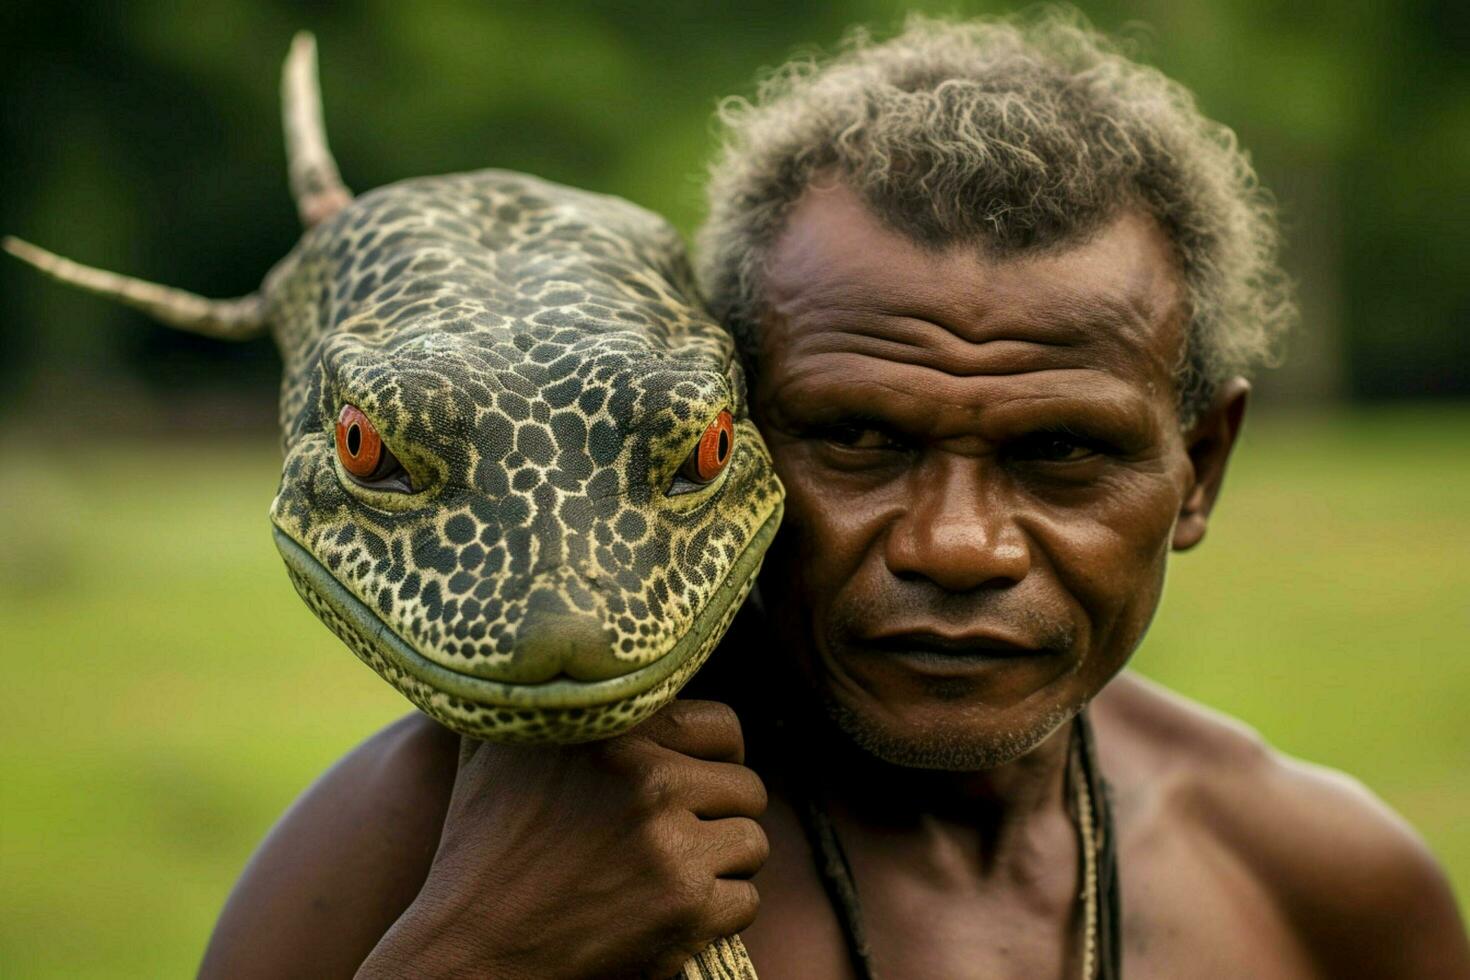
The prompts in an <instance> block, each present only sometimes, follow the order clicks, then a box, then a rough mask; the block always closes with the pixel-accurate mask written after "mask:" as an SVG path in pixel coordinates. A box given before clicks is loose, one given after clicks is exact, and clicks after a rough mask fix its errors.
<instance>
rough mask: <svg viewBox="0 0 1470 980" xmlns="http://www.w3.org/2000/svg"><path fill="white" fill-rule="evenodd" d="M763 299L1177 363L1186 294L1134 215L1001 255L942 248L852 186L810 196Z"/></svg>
mask: <svg viewBox="0 0 1470 980" xmlns="http://www.w3.org/2000/svg"><path fill="white" fill-rule="evenodd" d="M764 287H765V288H764V299H765V302H766V305H767V307H768V309H770V310H771V311H772V312H773V313H775V314H777V315H778V317H780V318H783V319H794V320H808V319H811V318H814V317H820V318H825V317H826V316H827V315H835V316H838V317H841V316H843V315H849V316H863V315H865V314H871V315H873V316H877V317H881V316H901V317H914V318H918V319H922V320H927V321H930V322H933V323H936V324H938V325H940V326H942V327H944V328H945V329H946V330H948V331H949V332H951V333H953V334H954V335H955V336H956V337H957V338H959V339H960V340H962V341H965V342H968V343H971V344H983V343H986V342H988V341H994V340H1021V341H1030V342H1033V343H1036V344H1042V345H1055V346H1062V347H1077V348H1083V349H1089V348H1090V349H1092V350H1096V351H1097V352H1098V353H1099V354H1100V355H1103V356H1107V355H1113V356H1117V355H1125V356H1137V355H1140V354H1143V355H1146V356H1149V359H1150V360H1155V359H1157V360H1160V361H1163V362H1167V364H1168V366H1169V367H1168V369H1169V370H1172V365H1173V364H1174V363H1175V362H1176V361H1177V355H1178V345H1179V344H1180V343H1181V342H1182V331H1181V329H1180V327H1181V322H1180V321H1182V319H1183V317H1182V315H1181V314H1182V298H1183V289H1182V282H1181V276H1180V273H1179V271H1178V268H1177V264H1176V263H1175V261H1174V259H1173V255H1172V252H1171V250H1170V246H1169V242H1168V240H1167V238H1166V237H1165V235H1164V234H1163V231H1162V230H1161V229H1160V228H1159V227H1158V224H1157V222H1155V221H1154V220H1153V219H1152V218H1150V217H1149V216H1147V215H1146V214H1144V213H1142V212H1140V211H1125V212H1123V213H1121V214H1120V215H1119V216H1118V217H1116V218H1115V219H1113V220H1112V221H1110V222H1108V223H1107V224H1105V225H1104V226H1102V227H1101V228H1099V229H1098V230H1097V231H1096V232H1095V233H1094V234H1093V235H1092V236H1090V237H1089V238H1087V239H1086V240H1084V241H1082V242H1079V243H1075V244H1071V245H1064V246H1059V247H1055V248H1051V249H1045V250H1037V251H1033V252H1023V253H1020V254H1015V255H1005V256H995V255H992V254H990V253H988V252H986V251H985V250H984V249H983V248H982V247H980V246H979V245H976V244H971V243H964V244H956V245H948V246H943V247H939V248H931V247H926V246H924V245H921V244H919V243H917V242H914V241H913V240H912V239H910V238H908V237H907V236H905V235H903V234H901V233H899V232H897V231H895V230H893V229H892V228H890V227H888V226H887V225H885V224H884V223H883V222H882V220H881V219H879V218H878V217H877V216H876V215H874V214H873V213H872V211H870V210H869V209H868V207H867V206H866V205H865V204H863V202H862V201H861V199H860V198H859V197H858V196H857V194H856V193H854V192H853V191H851V190H850V189H848V188H847V187H846V186H845V185H841V184H829V185H824V186H820V187H815V188H813V189H811V190H809V191H808V192H807V194H806V195H804V197H803V198H802V200H801V202H800V203H798V205H797V206H796V208H795V209H793V212H792V214H791V216H790V218H789V219H788V222H787V225H786V227H785V229H784V231H783V233H782V235H781V236H780V237H779V238H778V240H777V241H776V243H775V246H774V247H773V248H772V250H771V252H770V255H769V260H768V263H767V267H766V269H765V270H764Z"/></svg>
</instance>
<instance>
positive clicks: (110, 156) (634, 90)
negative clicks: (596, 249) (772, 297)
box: [0, 0, 1470, 429]
mask: <svg viewBox="0 0 1470 980" xmlns="http://www.w3.org/2000/svg"><path fill="white" fill-rule="evenodd" d="M1082 7H1083V9H1084V11H1085V13H1086V14H1087V15H1088V16H1089V17H1090V18H1091V19H1092V20H1093V22H1094V23H1095V24H1097V25H1098V26H1099V27H1101V28H1104V29H1106V30H1109V31H1114V32H1117V31H1120V30H1121V31H1123V32H1124V33H1125V34H1128V35H1129V36H1131V37H1133V38H1135V39H1136V41H1137V43H1138V45H1139V51H1140V53H1141V54H1142V55H1143V57H1144V58H1145V59H1146V60H1149V61H1151V62H1152V63H1154V64H1156V65H1158V66H1159V67H1160V68H1162V69H1163V70H1164V71H1165V72H1167V73H1169V74H1171V75H1173V76H1174V77H1176V78H1179V79H1180V80H1182V81H1183V82H1185V83H1186V84H1188V85H1189V86H1190V87H1192V88H1193V89H1194V91H1195V92H1196V93H1197V94H1198V96H1199V98H1200V101H1201V103H1202V105H1203V106H1204V108H1205V110H1206V111H1207V112H1208V113H1209V114H1210V115H1212V116H1214V117H1215V118H1218V119H1221V120H1223V121H1225V122H1226V123H1228V124H1230V125H1231V126H1233V127H1234V128H1235V129H1236V131H1237V132H1238V133H1239V135H1240V137H1241V139H1242V141H1243V142H1244V144H1245V145H1246V146H1248V147H1251V148H1252V150H1253V151H1254V154H1255V160H1256V162H1257V165H1258V167H1259V169H1260V171H1261V173H1262V176H1263V179H1264V181H1265V183H1266V184H1267V186H1270V187H1272V188H1273V189H1275V190H1276V191H1277V194H1278V197H1279V198H1280V199H1281V202H1282V206H1283V211H1284V215H1285V220H1286V223H1287V226H1288V232H1289V235H1290V242H1291V244H1290V248H1289V253H1288V262H1289V265H1290V268H1291V269H1292V271H1293V273H1294V275H1295V276H1296V278H1297V279H1298V281H1299V283H1300V288H1301V300H1302V307H1303V314H1304V316H1303V329H1302V330H1301V331H1300V332H1299V333H1298V335H1297V336H1296V338H1295V339H1294V340H1293V343H1292V345H1291V361H1290V362H1289V367H1288V368H1287V369H1285V370H1284V371H1282V372H1280V373H1278V374H1277V375H1276V376H1275V377H1272V378H1269V379H1267V381H1266V385H1265V387H1266V393H1267V395H1268V396H1271V397H1273V398H1275V399H1278V400H1282V399H1292V398H1295V399H1300V400H1308V401H1322V400H1331V399H1336V398H1351V399H1379V398H1417V397H1445V396H1462V397H1463V396H1466V395H1470V341H1467V333H1470V332H1467V328H1470V275H1467V271H1470V270H1467V264H1470V263H1467V255H1470V249H1467V248H1466V245H1467V235H1466V233H1465V228H1466V221H1465V217H1466V216H1465V213H1464V212H1465V200H1466V195H1465V193H1464V185H1465V182H1466V178H1467V176H1470V60H1467V59H1466V57H1465V55H1466V48H1467V39H1470V6H1467V5H1466V4H1464V3H1461V2H1454V0H1405V2H1398V3H1388V2H1373V0H1361V2H1357V3H1348V4H1343V3H1340V2H1337V0H1299V2H1297V3H1294V4H1280V3H1276V2H1267V0H1134V2H1125V0H1085V2H1084V3H1083V4H1082ZM1007 9H1014V5H1004V4H999V3H985V2H969V3H955V2H951V3H945V4H934V3H927V2H914V3H907V4H904V3H898V2H892V0H846V2H844V3H838V4H831V3H826V4H799V3H791V2H789V0H744V2H742V3H740V4H698V3H687V2H679V0H637V2H621V3H617V4H607V3H595V2H589V0H574V2H562V3H559V4H549V3H527V4H523V3H491V2H485V0H449V2H434V3H423V4H406V3H395V2H388V0H358V2H353V3H335V4H327V3H287V2H284V0H272V2H255V3H246V2H238V0H237V2H229V0H197V2H194V3H189V4H181V3H174V2H164V0H134V2H131V3H127V4H93V3H85V2H80V0H53V2H47V3H36V2H21V3H12V4H7V5H4V6H3V8H0V45H3V53H4V57H3V59H0V79H3V91H4V105H5V111H4V113H3V116H0V174H3V179H0V185H3V187H4V193H3V195H0V230H3V231H5V232H10V233H14V234H19V235H22V236H23V237H26V238H29V239H31V240H33V241H36V242H37V243H39V244H42V245H45V246H47V247H50V248H53V249H55V250H57V251H60V252H62V253H64V254H67V255H69V256H72V257H74V258H77V259H79V260H81V261H84V262H88V263H91V264H96V265H101V266H103V267H106V268H111V269H115V270H118V271H124V272H128V273H131V274H134V275H139V276H142V277H145V278H149V279H154V280H157V281H161V282H166V283H169V284H173V285H178V286H182V287H184V288H187V289H191V290H194V291H197V292H201V293H204V294H206V295H212V296H230V295H237V294H240V293H244V292H247V291H249V290H251V289H253V288H255V286H256V285H257V284H258V283H259V281H260V279H261V277H262V276H263V275H264V274H265V272H266V270H267V269H268V268H269V267H270V266H271V264H272V263H274V262H275V261H276V260H278V259H279V258H281V257H282V256H283V255H285V253H286V252H287V251H288V250H289V249H290V247H291V246H292V244H293V243H294V242H295V239H296V237H297V235H298V233H299V229H298V227H297V224H296V219H295V215H294V210H293V208H292V205H291V202H290V200H289V196H288V194H287V191H286V186H285V168H284V163H283V153H282V149H281V137H280V135H279V133H280V127H279V119H278V111H279V110H278V102H277V88H276V85H277V77H278V72H279V68H280V62H281V59H282V58H283V57H284V55H285V52H286V47H287V44H288V42H289V39H290V37H291V35H292V33H293V32H294V31H295V30H296V29H298V28H303V27H305V28H310V29H312V30H314V31H315V32H316V33H317V36H318V40H319V44H320V48H321V62H322V64H321V71H322V84H323V89H324V97H325V104H326V118H327V129H328V133H329V136H330V139H331V142H332V147H333V149H334V151H335V153H336V156H337V159H338V161H339V163H340V164H341V168H342V172H343V175H344V177H345V179H346V181H347V183H348V185H349V186H350V187H352V188H354V189H355V190H359V191H360V190H366V189H370V188H372V187H375V186H378V185H380V184H384V183H387V182H390V181H393V180H396V179H399V178H403V177H411V176H419V175H422V174H429V173H442V172H452V171H458V170H470V169H476V168H480V167H486V166H495V167H506V168H511V169H518V170H526V171H532V172H535V173H538V174H540V175H543V176H546V177H549V178H552V179H554V180H560V181H564V182H567V183H571V184H576V185H579V186H583V187H588V188H592V189H596V190H600V191H606V192H610V193H615V194H620V195H623V196H625V197H628V198H631V199H632V200H634V201H637V202H639V203H641V204H644V205H646V206H648V207H651V208H653V209H655V210H657V211H660V212H662V213H663V214H665V215H667V216H669V217H670V218H671V219H672V220H674V222H675V223H676V224H678V225H679V226H680V227H681V228H682V229H684V230H685V231H686V232H688V231H690V230H692V228H693V227H694V226H695V225H696V224H697V222H698V220H699V217H700V214H701V211H702V201H701V190H700V185H701V175H702V172H703V169H704V166H705V163H706V161H707V159H708V158H709V155H710V153H711V151H712V149H713V145H714V139H713V135H712V129H711V126H710V117H711V114H712V111H713V109H714V107H715V104H716V102H717V100H718V99H719V98H720V97H722V96H725V95H729V94H750V93H751V92H752V91H753V88H754V80H755V78H756V77H757V72H758V70H759V69H761V68H762V67H771V66H774V65H777V64H779V63H781V62H782V61H784V60H785V59H786V58H788V57H789V56H791V55H792V54H793V53H795V52H799V51H810V50H816V49H828V48H830V47H831V46H832V45H833V44H834V43H835V41H836V40H837V39H838V38H839V37H840V36H841V35H842V33H843V32H844V30H845V29H846V28H848V27H850V26H852V25H855V24H867V25H870V26H871V27H873V28H874V29H875V30H876V31H878V32H879V33H880V34H882V33H885V32H888V31H891V30H892V29H894V28H895V27H896V26H897V25H898V23H900V22H901V20H902V16H903V13H904V12H905V11H907V10H927V11H930V12H935V13H960V14H978V13H987V12H997V11H1001V10H1007ZM0 295H3V297H4V306H3V319H0V323H3V327H0V329H3V330H4V337H5V341H4V355H3V357H0V408H8V409H12V410H19V411H20V412H21V413H23V417H25V418H27V419H33V420H38V422H40V423H46V422H49V423H52V424H55V425H60V426H65V427H73V426H78V425H82V426H90V427H101V428H104V429H106V428H109V427H116V426H120V425H126V424H127V421H128V419H129V418H133V419H146V420H148V424H150V425H155V424H157V423H158V421H159V419H160V418H162V419H164V420H170V419H171V420H173V421H175V422H177V423H178V424H180V425H184V426H193V425H198V424H200V419H201V417H203V418H206V419H208V420H209V421H208V423H207V424H210V425H225V424H229V422H230V421H231V420H233V421H235V422H238V424H240V425H241V426H246V427H251V428H254V427H268V426H269V425H270V424H271V418H272V414H271V413H272V411H273V408H272V404H273V401H272V398H271V397H270V396H269V394H268V391H269V389H271V388H272V387H273V386H274V384H275V380H276V362H275V356H274V352H273V350H272V349H271V348H270V345H269V343H268V342H267V341H260V342H254V343H251V344H247V345H244V346H243V347H232V346H227V345H219V344H216V343H213V342H210V341H205V340H196V339H194V338H190V337H187V336H183V335H180V334H177V333H174V332H171V331H167V330H165V329H163V328H159V327H155V326H153V325H151V324H150V323H149V322H148V321H146V320H144V319H143V318H141V317H139V316H136V315H134V314H132V313H131V312H129V311H125V310H121V309H115V308H113V307H111V306H108V305H106V304H103V303H101V302H98V301H95V300H93V299H90V298H88V297H83V296H80V295H76V294H73V293H71V292H69V291H66V290H63V289H61V288H59V287H56V286H53V285H51V284H49V283H46V282H44V281H43V280H42V279H41V278H40V277H39V276H37V275H35V274H33V273H30V272H29V271H28V270H26V269H24V268H23V267H21V266H20V264H19V263H16V262H14V261H11V260H9V259H8V258H6V259H5V261H4V263H3V264H0Z"/></svg>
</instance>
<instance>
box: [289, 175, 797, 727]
mask: <svg viewBox="0 0 1470 980" xmlns="http://www.w3.org/2000/svg"><path fill="white" fill-rule="evenodd" d="M264 294H265V297H266V300H267V310H268V317H269V319H270V321H271V327H272V330H273V332H274V334H275V336H276V339H277V342H278V345H279V346H280V348H281V351H282V354H283V357H284V359H285V365H286V368H285V383H284V384H283V386H282V393H281V425H282V432H283V439H284V444H285V452H286V465H285V470H284V473H283V476H282V481H281V489H280V493H279V494H278V496H277V497H276V501H275V503H274V505H273V506H272V508H271V518H272V520H273V522H274V523H275V525H276V527H277V528H278V529H279V530H280V531H281V532H282V533H283V534H284V535H285V536H286V537H287V538H288V539H289V540H290V541H292V542H295V543H296V544H298V545H300V546H301V547H300V548H299V549H295V550H292V549H289V548H283V554H284V555H285V556H286V558H287V561H288V564H289V565H290V567H291V570H292V580H293V582H295V583H296V585H297V588H298V589H299V590H300V591H301V593H302V595H303V597H304V598H305V599H306V600H307V602H308V604H309V605H311V607H312V608H313V609H314V610H315V611H316V612H317V613H318V615H320V616H321V617H322V619H323V620H324V621H325V622H326V623H327V624H328V625H329V626H330V627H332V629H333V630H334V631H336V632H337V633H338V635H339V636H341V637H342V638H343V640H344V641H345V642H346V643H347V644H348V646H349V647H351V648H352V649H353V650H354V652H356V653H357V654H358V655H359V656H360V657H361V658H362V659H363V660H364V661H365V662H366V663H368V664H369V665H370V666H372V667H373V668H374V669H375V670H377V671H378V672H379V673H380V674H382V675H383V677H384V678H386V679H387V680H388V681H389V682H390V683H392V684H394V686H396V687H398V688H399V690H401V691H403V693H404V694H405V695H406V696H408V697H409V698H410V699H411V700H412V701H413V702H414V703H415V704H417V705H418V706H419V707H421V708H422V709H423V710H425V711H426V712H428V713H429V714H430V715H432V716H433V717H435V718H436V719H438V720H439V721H441V722H443V723H444V724H446V725H448V726H450V727H451V728H454V729H456V730H457V731H460V732H463V733H465V734H471V735H475V736H479V737H485V738H495V739H500V740H506V739H513V740H527V739H531V740H548V741H571V740H579V739H585V738H596V737H603V736H607V735H611V734H615V733H616V732H618V731H621V730H623V729H625V728H627V727H629V726H631V725H633V724H635V723H636V722H637V721H639V720H640V719H641V718H643V717H645V716H646V715H647V714H649V713H650V712H652V711H654V710H656V709H657V707H658V706H659V705H660V704H662V703H663V702H665V701H667V700H668V698H670V697H672V696H673V694H674V693H675V692H676V691H677V690H678V688H679V687H680V686H681V685H682V684H683V682H684V681H685V680H687V679H688V677H689V676H690V675H691V674H692V673H693V672H694V671H695V670H696V669H698V667H699V665H700V664H701V663H702V662H703V660H704V658H705V656H706V655H707V654H708V653H709V651H710V649H711V648H712V647H713V645H714V643H715V642H717V641H718V639H719V636H720V634H721V633H722V632H723V627H724V625H725V624H726V623H728V619H729V617H730V616H731V615H733V613H734V610H735V609H736V608H738V605H739V601H740V600H741V599H742V598H743V597H744V594H745V592H746V590H747V589H748V588H749V586H750V583H751V581H752V580H753V576H754V573H755V571H756V569H757V568H758V564H759V561H758V559H759V555H760V553H762V552H763V551H764V548H765V546H766V544H768V542H769V537H770V531H771V530H773V529H774V524H775V522H776V521H777V520H779V514H780V505H781V489H780V485H779V483H778V482H777V481H776V478H775V476H774V474H773V472H772V469H771V464H770V458H769V456H768V455H767V453H766V451H765V447H764V446H763V445H762V443H761V441H760V437H759V435H758V434H757V433H756V431H755V429H754V427H753V426H752V425H751V424H750V422H749V421H748V418H747V413H746V406H745V391H744V383H743V380H742V376H741V373H740V369H739V365H738V362H737V361H736V359H735V356H734V349H733V346H732V343H731V340H730V338H729V335H728V334H727V333H726V332H725V331H724V330H723V329H722V328H720V327H719V326H718V325H717V324H715V323H714V321H712V320H711V319H710V318H709V316H708V315H707V314H706V313H704V311H703V310H702V309H700V307H699V306H698V304H697V301H696V299H695V298H694V297H695V293H694V287H693V283H692V279H691V277H690V273H689V269H688V265H687V262H686V260H685V258H684V254H683V250H682V247H681V245H680V242H679V239H678V237H677V235H676V233H675V232H674V231H673V229H672V228H670V227H669V226H668V225H667V224H666V223H665V222H663V221H662V220H661V219H659V218H657V217H656V216H654V215H652V214H650V213H648V212H646V211H643V210H642V209H640V208H637V207H635V206H633V205H631V204H628V203H626V202H623V201H620V200H617V199H614V198H608V197H603V196H601V195H595V194H589V193H586V192H582V191H577V190H573V189H570V188H565V187H559V186H556V185H554V184H550V183H547V182H545V181H541V180H538V179H536V178H532V177H527V176H524V175H518V174H511V173H505V172H499V171H484V172H481V173H475V174H466V175H457V176H450V177H438V178H428V179H420V180H412V181H406V182H403V183H401V184H396V185H393V186H391V187H387V188H383V189H380V190H378V191H375V192H373V193H370V194H367V195H364V196H363V197H361V198H359V199H357V200H356V201H354V202H353V203H352V204H351V205H349V206H348V207H347V208H346V209H345V210H343V211H341V212H339V213H338V214H337V215H335V216H334V217H333V218H331V219H330V220H328V221H326V222H324V223H323V224H321V225H318V226H317V227H316V228H314V229H312V230H311V231H310V232H308V233H307V234H306V236H305V237H304V238H303V239H302V241H301V243H300V245H299V246H298V247H297V249H296V250H295V251H294V252H293V253H292V254H291V255H290V256H289V257H288V258H287V259H286V260H285V261H284V262H282V263H281V265H280V266H278V267H277V269H276V270H275V271H274V272H273V273H272V274H271V276H269V277H268V278H267V280H266V285H265V287H264ZM343 404H352V405H355V406H357V407H358V408H360V409H362V410H363V411H364V412H366V413H367V415H368V416H369V417H370V418H371V419H372V420H373V422H374V424H375V425H376V426H377V428H378V430H379V432H380V433H381V434H382V436H383V439H384V442H385V444H386V445H388V446H389V447H390V448H391V450H392V452H393V453H394V455H395V456H397V458H398V459H399V460H400V461H402V463H403V464H404V466H405V468H406V469H407V470H408V471H409V473H410V475H411V476H412V479H413V484H414V488H415V492H413V493H407V494H405V493H397V492H393V491H389V490H384V489H373V488H368V487H364V486H362V485H360V484H359V483H357V482H355V481H354V480H352V479H351V478H350V477H349V476H348V475H347V474H346V473H345V472H344V471H343V470H342V468H341V464H340V463H339V462H338V460H337V453H336V449H335V444H334V433H333V429H334V425H335V420H336V418H337V414H338V412H339V410H340V409H341V406H342V405H343ZM721 410H729V411H730V412H731V413H732V415H733V416H734V417H735V419H736V420H737V422H736V440H735V450H734V454H733V457H732V459H731V461H730V463H729V465H728V466H727V468H726V469H725V470H724V472H723V473H722V474H721V475H720V476H719V477H718V478H717V479H716V480H715V481H714V482H713V483H711V484H709V485H707V486H703V487H698V488H692V487H688V486H681V487H678V488H675V489H680V490H686V491H687V492H676V493H673V494H670V493H669V491H670V489H671V488H674V483H675V478H676V474H677V471H678V469H679V467H680V465H681V464H682V463H683V462H684V461H685V459H687V458H688V456H689V454H690V452H691V451H692V450H693V448H694V447H695V445H696V444H697V443H698V441H699V438H700V436H701V435H702V434H703V432H704V430H705V428H706V427H707V426H708V425H709V424H710V423H711V422H712V421H713V420H714V418H715V417H716V416H717V415H718V413H719V412H720V411H721ZM763 528H765V529H766V530H765V532H764V533H762V529H763ZM752 547H754V549H755V550H754V551H752V550H751V549H752ZM339 586H340V588H339ZM355 604H360V605H361V607H363V608H360V609H359V608H355ZM364 611H366V612H367V613H370V614H371V617H372V619H364V618H363V614H364ZM374 621H376V622H381V623H383V624H384V625H385V626H386V628H387V632H386V633H384V632H372V631H371V630H369V629H365V628H362V627H363V626H364V624H371V623H372V622H374ZM351 623H356V624H358V625H357V626H351V625H349V624H351ZM686 637H696V638H697V640H698V642H693V643H691V642H689V641H686V640H685V638H686ZM671 658H677V661H678V662H677V663H670V662H668V661H669V660H670V659H671ZM436 668H442V669H436Z"/></svg>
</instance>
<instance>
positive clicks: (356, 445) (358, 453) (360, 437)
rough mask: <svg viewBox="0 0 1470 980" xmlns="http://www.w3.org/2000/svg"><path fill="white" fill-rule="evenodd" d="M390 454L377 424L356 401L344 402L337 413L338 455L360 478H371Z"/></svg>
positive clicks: (347, 467)
mask: <svg viewBox="0 0 1470 980" xmlns="http://www.w3.org/2000/svg"><path fill="white" fill-rule="evenodd" d="M386 455H388V454H387V452H386V450H384V448H383V440H382V438H381V437H379V435H378V430H377V428H376V427H375V426H374V425H373V423H372V422H371V421H369V419H368V417H367V416H366V415H364V414H363V413H362V410H361V409H359V408H358V407H357V406H356V405H343V406H342V412H341V414H339V415H338V416H337V458H338V459H340V460H341V461H342V466H343V468H345V469H346V470H347V472H348V473H351V474H352V475H353V476H355V477H357V478H358V479H360V480H370V479H372V478H373V477H374V476H375V475H376V474H377V472H378V468H379V466H380V465H381V464H382V462H383V457H384V456H386Z"/></svg>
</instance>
